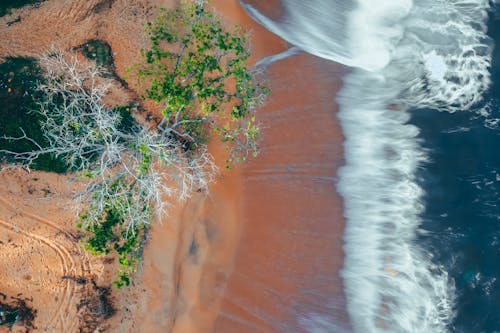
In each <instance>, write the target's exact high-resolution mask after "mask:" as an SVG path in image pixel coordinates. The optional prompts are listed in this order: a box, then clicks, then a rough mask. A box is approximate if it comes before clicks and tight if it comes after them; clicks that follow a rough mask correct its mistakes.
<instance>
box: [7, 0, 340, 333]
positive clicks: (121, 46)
mask: <svg viewBox="0 0 500 333" xmlns="http://www.w3.org/2000/svg"><path fill="white" fill-rule="evenodd" d="M175 2H176V1H168V0H164V1H161V0H155V1H146V0H115V1H112V0H48V1H46V2H45V3H43V4H42V5H41V6H40V8H38V9H21V10H18V11H15V12H14V13H13V15H11V16H10V17H5V18H0V35H1V36H2V40H0V56H6V55H24V56H33V55H36V54H39V53H40V52H43V51H46V50H47V49H48V48H49V47H50V46H51V45H55V46H56V47H58V48H62V49H71V48H74V47H76V46H79V45H82V44H83V43H84V42H85V41H86V40H89V39H94V38H98V39H103V40H105V41H107V42H108V43H109V44H110V45H111V47H112V50H113V55H114V58H115V66H116V71H117V74H118V75H121V76H123V75H125V68H126V67H127V66H130V65H132V64H133V63H135V62H137V61H138V60H139V55H138V50H139V49H140V48H141V47H144V46H145V45H146V39H145V37H144V35H143V26H144V24H145V22H147V21H148V20H150V19H151V18H152V17H153V16H154V13H155V10H154V8H155V6H160V5H161V6H173V5H175ZM252 2H253V3H254V4H255V5H256V6H257V7H258V8H260V9H262V10H263V11H265V12H266V13H268V14H269V15H270V16H272V17H275V18H278V17H279V16H280V10H279V3H278V2H277V1H264V0H260V1H257V0H254V1H252ZM213 5H214V6H215V8H216V11H217V12H219V13H221V14H222V15H224V20H225V21H226V22H227V23H228V24H229V23H236V24H239V25H241V26H243V27H245V28H247V29H251V31H252V51H253V56H252V59H251V63H254V62H256V61H257V60H259V59H261V58H262V57H265V56H268V55H272V54H276V53H279V52H282V51H284V50H286V49H287V47H288V46H287V44H286V43H285V42H284V41H282V40H281V39H279V38H277V37H276V36H274V35H272V34H271V33H269V32H267V31H266V30H265V29H263V28H262V27H260V26H259V25H257V24H256V23H255V22H253V21H252V20H251V19H250V18H249V17H248V16H247V15H246V14H245V12H244V11H243V10H242V9H241V7H240V6H239V5H238V2H237V0H216V1H213ZM17 17H20V18H21V21H20V22H19V23H14V24H12V25H10V26H7V25H6V24H5V23H6V22H9V21H12V20H14V19H16V18H17ZM341 74H342V68H340V67H339V66H337V65H335V64H332V63H329V62H326V61H322V60H320V59H318V58H315V57H312V56H308V55H304V54H300V55H296V56H293V57H290V58H287V59H285V60H282V61H280V62H277V63H274V64H272V65H271V66H270V67H269V68H268V70H267V71H266V73H265V76H266V77H267V78H268V80H269V82H270V85H271V88H272V94H271V96H270V98H269V101H268V104H267V105H266V106H265V107H264V108H263V109H262V110H259V112H258V120H259V121H260V122H261V124H262V125H263V127H264V130H263V141H262V154H261V155H260V156H259V157H258V158H256V159H254V160H252V161H250V162H249V163H248V164H246V165H241V166H239V167H237V168H234V169H233V170H231V171H224V172H222V173H221V175H220V177H219V179H218V182H217V183H216V184H214V185H213V186H212V187H211V189H210V194H209V195H204V194H196V195H195V196H194V197H193V198H192V199H191V200H189V202H186V203H184V204H179V205H177V206H176V207H174V208H173V209H172V212H171V214H170V216H169V217H168V218H166V219H165V220H164V221H161V223H157V224H156V225H155V226H154V227H153V229H152V230H151V237H150V239H149V241H148V244H147V245H146V248H145V251H144V261H143V264H142V266H141V269H140V271H139V273H138V276H137V278H136V282H135V283H134V286H132V287H130V288H128V289H126V290H124V291H115V292H114V297H115V300H116V307H117V310H118V313H117V314H116V315H115V316H114V317H113V318H112V319H111V320H110V321H109V323H107V325H109V331H110V332H179V333H182V332H193V333H194V332H200V333H201V332H203V333H205V332H217V333H234V332H242V333H244V332H301V331H303V326H301V324H300V323H299V322H298V318H299V316H298V315H299V314H312V313H315V314H318V315H321V314H328V315H329V316H330V317H334V318H337V319H339V320H344V319H345V313H344V311H343V308H344V306H343V304H344V296H343V294H342V289H341V285H340V280H339V275H338V270H339V268H340V265H341V263H342V251H341V238H342V229H343V220H342V213H341V201H340V198H339V197H338V195H337V194H336V192H335V188H334V184H335V175H336V174H335V170H336V167H338V166H339V165H340V164H341V162H342V152H341V141H342V137H341V134H340V129H339V127H338V123H337V121H336V119H335V114H334V113H335V110H336V105H335V102H334V95H335V92H336V91H337V90H338V89H339V84H340V81H339V77H340V75H341ZM134 96H135V93H134V92H126V91H124V92H123V96H122V97H121V99H124V100H126V99H127V98H134ZM121 99H120V100H121ZM210 151H211V153H212V154H213V155H214V156H215V158H216V160H217V161H218V162H219V165H221V166H222V163H221V161H223V160H224V157H223V156H224V152H223V150H222V148H221V146H220V145H219V144H217V142H213V143H212V144H211V145H210ZM0 176H1V177H2V179H0V181H1V183H2V188H1V189H0V190H1V192H0V198H1V199H2V200H0V227H1V228H3V229H5V233H2V235H4V236H2V237H3V238H6V239H5V240H3V239H1V238H0V240H2V241H4V244H1V245H0V248H1V249H2V251H1V252H0V260H1V263H2V267H8V269H5V270H2V272H0V291H2V292H4V293H5V292H8V293H9V294H17V293H19V292H22V293H23V295H25V296H29V297H33V306H34V307H35V308H36V309H37V310H38V314H37V319H36V322H35V324H36V325H37V327H38V328H39V331H41V332H43V331H48V332H73V331H74V332H77V329H76V327H77V326H78V320H79V318H80V317H81V313H79V312H78V311H77V307H76V305H77V304H78V302H79V301H80V299H81V298H82V297H81V295H82V293H83V292H85V290H82V288H83V287H81V286H79V285H77V284H76V283H75V282H74V281H70V280H63V279H61V278H62V276H63V275H68V274H72V275H82V276H86V277H87V278H89V279H90V278H91V277H92V276H93V277H94V279H96V280H97V282H98V283H99V284H101V285H106V284H109V283H110V279H111V276H112V273H113V272H112V270H111V269H110V268H109V267H108V266H109V265H106V264H105V263H104V262H103V260H101V259H97V258H93V257H89V256H88V255H86V254H85V253H83V252H82V250H81V248H80V247H79V246H78V244H76V243H75V241H74V239H72V238H71V235H74V232H75V229H74V223H75V221H74V215H73V213H72V211H70V210H68V209H67V208H68V207H72V204H71V197H70V194H71V188H70V187H69V186H68V185H67V183H66V181H67V179H66V178H65V177H63V176H55V175H49V174H46V173H36V174H35V176H33V174H32V175H27V174H25V173H22V172H9V173H5V174H2V175H0ZM32 178H38V179H39V180H37V181H34V180H32ZM3 184H5V185H3ZM44 186H47V187H48V188H50V194H46V191H44V190H43V188H44ZM32 187H33V188H34V190H33V188H32ZM32 197H33V198H35V197H36V198H38V197H40V198H39V199H36V200H32V199H31V198H32ZM8 238H10V239H11V241H10V242H9V241H8ZM5 241H6V242H7V243H5ZM10 244H15V246H14V245H10ZM326 305H328V306H326Z"/></svg>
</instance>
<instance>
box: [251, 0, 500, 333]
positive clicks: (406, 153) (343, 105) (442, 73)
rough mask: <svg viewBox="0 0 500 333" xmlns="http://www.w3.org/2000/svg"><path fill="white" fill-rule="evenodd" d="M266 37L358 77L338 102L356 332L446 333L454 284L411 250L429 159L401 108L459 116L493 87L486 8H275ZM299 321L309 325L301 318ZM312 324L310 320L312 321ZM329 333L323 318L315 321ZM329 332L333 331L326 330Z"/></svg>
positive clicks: (442, 4)
mask: <svg viewBox="0 0 500 333" xmlns="http://www.w3.org/2000/svg"><path fill="white" fill-rule="evenodd" d="M281 3H282V7H283V17H281V18H280V19H279V20H278V21H272V20H270V19H269V18H267V17H265V16H264V15H263V14H262V13H259V12H258V11H257V10H256V9H255V8H253V7H251V6H250V5H247V4H242V5H243V6H244V7H245V8H246V10H247V11H248V12H249V13H250V14H251V15H252V16H253V17H254V18H255V19H256V20H257V21H259V22H260V23H261V24H263V25H264V26H266V28H268V29H269V30H270V31H272V32H274V33H276V34H278V35H280V36H281V37H282V38H284V39H285V40H287V41H288V42H290V43H292V44H294V45H296V46H297V47H299V48H301V49H302V50H304V51H306V52H309V53H312V54H314V55H317V56H320V57H323V58H327V59H330V60H332V61H336V62H339V63H342V64H345V65H347V66H351V67H353V68H352V70H351V72H350V74H348V75H347V76H346V77H345V80H344V87H343V89H342V90H341V92H340V93H339V95H338V102H339V105H340V112H339V114H338V117H339V120H340V122H341V126H342V130H343V133H344V136H345V143H344V154H345V161H346V164H345V166H344V167H342V168H341V169H340V170H339V182H338V186H337V189H338V191H339V192H340V194H341V195H342V196H343V198H344V203H345V210H344V215H345V218H346V231H345V235H344V241H345V244H344V250H345V255H346V257H345V262H344V267H343V270H342V272H341V274H342V277H343V281H344V287H345V292H346V296H347V302H348V312H349V316H350V321H351V323H350V324H351V326H352V328H353V329H354V331H355V332H361V333H375V332H390V333H404V332H415V333H420V332H421V333H432V332H448V331H449V330H450V329H451V326H452V325H451V323H452V320H453V318H454V298H455V295H454V293H455V289H454V282H453V281H452V280H451V279H450V278H449V277H448V275H447V273H446V271H445V270H444V268H443V267H438V266H436V265H434V264H433V263H432V254H430V253H426V252H424V250H423V249H421V248H420V247H419V246H418V244H416V242H415V238H416V233H417V230H418V228H419V225H420V223H421V220H420V214H421V213H422V211H423V209H425V207H423V206H422V200H421V198H422V196H423V194H424V193H423V191H422V189H421V188H420V187H419V186H418V184H417V180H416V171H417V169H418V168H419V167H420V166H421V165H422V163H423V162H424V161H425V160H426V155H425V152H424V151H423V149H422V148H421V146H420V143H419V140H418V132H419V131H418V128H416V127H415V126H412V125H410V124H408V120H409V118H410V113H409V111H408V110H410V109H417V108H432V109H436V110H439V111H448V112H458V111H463V110H467V109H468V108H470V107H471V106H473V105H475V104H476V103H478V102H480V101H481V99H482V95H483V93H484V91H485V90H486V89H487V88H488V87H489V85H490V83H491V82H490V74H489V67H490V64H491V52H492V43H491V41H490V40H489V39H488V37H487V35H486V21H487V18H488V11H489V10H490V2H489V1H487V0H414V1H412V0H384V1H379V2H375V1H373V0H357V1H356V0H351V1H347V0H309V1H303V0H282V1H281ZM306 318H314V315H313V314H308V315H307V316H306ZM308 323H310V321H309V322H308ZM318 323H319V324H318V325H317V326H318V327H320V328H321V329H314V330H313V329H311V330H310V332H323V331H325V332H326V331H328V329H324V327H325V325H328V323H329V320H327V319H326V318H322V319H321V321H318ZM331 329H332V330H331V332H336V331H335V326H331Z"/></svg>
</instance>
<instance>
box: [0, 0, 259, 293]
mask: <svg viewBox="0 0 500 333" xmlns="http://www.w3.org/2000/svg"><path fill="white" fill-rule="evenodd" d="M147 31H148V34H149V38H150V47H149V48H148V49H146V50H143V51H142V55H143V62H142V63H140V64H136V65H135V66H133V67H132V68H131V69H129V76H130V77H129V80H130V81H134V82H135V84H136V85H137V87H138V90H139V91H143V92H144V94H143V96H142V98H143V99H144V100H150V101H154V102H155V103H156V104H157V105H158V106H160V108H161V109H162V114H161V117H159V118H158V120H157V121H151V122H150V121H146V120H138V118H137V117H135V116H134V114H132V113H131V107H130V106H123V107H109V106H107V105H106V103H105V102H104V98H105V97H106V95H107V94H108V93H109V91H110V88H111V86H112V81H113V78H112V77H110V76H109V75H108V74H109V72H108V71H107V70H106V68H104V67H109V65H110V64H109V62H108V55H109V53H110V52H109V50H107V49H106V47H103V46H102V45H103V44H101V43H97V42H95V41H91V42H89V43H87V44H85V45H84V46H83V47H82V48H83V52H84V53H85V54H86V55H87V57H89V58H91V59H94V60H96V63H95V64H94V65H83V64H82V63H81V62H79V61H78V58H77V57H76V56H73V55H71V54H69V53H65V52H60V51H52V52H50V53H47V54H43V55H41V56H40V57H39V58H38V59H37V62H38V64H37V62H36V61H34V60H30V61H32V65H33V66H34V68H37V69H38V71H39V73H40V77H37V79H34V78H32V80H36V82H35V81H33V82H34V83H33V84H31V85H30V87H31V88H30V89H32V90H30V91H29V92H28V93H27V96H33V97H34V99H33V100H31V102H30V103H31V104H30V105H29V106H27V107H25V108H23V110H26V109H29V110H30V111H29V113H28V117H24V118H26V119H29V121H27V122H26V123H19V124H18V123H16V124H15V126H14V127H16V128H15V131H8V130H7V129H3V128H2V129H1V130H2V133H0V135H2V140H0V154H1V156H4V158H5V161H6V162H9V163H10V164H8V165H5V166H4V168H6V167H15V168H25V169H28V170H30V169H43V170H51V171H59V172H63V171H65V172H68V173H69V174H70V175H72V178H73V179H74V180H75V181H77V182H78V184H79V185H78V188H79V189H80V190H79V191H77V195H76V198H75V200H76V202H77V204H76V207H78V216H79V222H78V227H79V228H80V229H81V230H82V231H84V233H85V235H86V236H85V238H84V240H83V246H84V248H85V249H86V250H88V251H89V252H91V253H92V254H94V255H110V254H113V255H115V256H116V257H117V259H118V263H119V268H118V277H117V280H116V281H115V282H114V285H115V286H116V287H118V288H121V287H123V286H128V285H129V284H130V283H131V281H132V278H133V275H134V273H135V272H136V270H137V268H138V265H139V262H140V257H141V253H142V246H143V243H144V241H145V239H147V232H148V228H149V226H150V224H151V223H152V222H153V221H154V220H158V219H161V218H162V217H164V216H165V215H166V214H167V212H168V208H169V206H170V205H171V204H172V203H174V202H177V201H183V200H186V199H187V198H189V196H190V195H191V194H192V193H193V192H194V191H197V192H203V191H207V190H208V186H209V184H210V183H211V182H212V181H213V180H214V178H215V175H216V173H217V168H216V166H215V163H214V161H213V159H212V157H211V155H210V154H209V153H208V150H207V142H208V141H209V140H210V139H211V138H212V137H214V138H217V137H218V138H220V139H221V140H222V141H223V142H224V144H225V146H226V151H227V161H226V166H227V167H228V168H229V167H230V165H231V164H232V163H236V162H239V161H244V160H246V159H247V158H248V157H249V156H255V155H256V154H257V152H258V147H257V140H258V137H259V128H258V126H257V124H256V122H255V117H254V111H255V110H256V108H257V107H259V106H260V105H262V103H263V102H264V99H265V97H266V95H267V94H268V90H267V88H266V87H265V86H264V85H263V84H261V83H259V81H258V80H257V78H256V73H253V72H252V71H251V70H249V69H248V68H247V64H246V61H247V59H248V57H249V55H250V54H249V45H248V38H247V36H246V35H245V34H244V33H242V32H241V31H240V30H239V29H237V28H232V29H228V28H226V27H225V26H224V25H223V24H222V23H221V21H220V20H219V19H218V18H217V17H216V16H215V15H214V14H213V13H211V12H209V11H207V10H206V4H205V2H203V1H201V2H199V1H198V2H191V1H184V2H182V4H181V5H180V6H179V7H178V8H176V9H173V10H162V12H161V14H160V15H159V16H158V17H157V19H156V20H155V21H154V22H152V23H151V24H149V25H148V27H147ZM92 57H94V58H92ZM38 66H39V67H38ZM10 82H11V81H9V79H8V78H7V83H10ZM0 83H1V82H0ZM0 88H2V87H0ZM0 90H1V89H0ZM2 91H3V90H2ZM7 93H8V94H11V93H13V92H12V91H9V90H8V89H7ZM24 97H25V94H23V98H24ZM21 118H23V117H21ZM153 118H154V117H153ZM9 124H10V123H9ZM9 126H10V125H9ZM30 126H34V127H35V128H31V127H30ZM34 133H35V134H34ZM20 143H23V144H24V145H25V146H23V147H22V148H21V147H20V146H19V144H20ZM18 148H19V149H18ZM47 156H48V158H51V162H50V163H48V164H47V167H45V168H44V167H43V166H44V165H45V164H41V163H40V162H39V161H41V159H42V158H44V157H47ZM40 166H42V167H40Z"/></svg>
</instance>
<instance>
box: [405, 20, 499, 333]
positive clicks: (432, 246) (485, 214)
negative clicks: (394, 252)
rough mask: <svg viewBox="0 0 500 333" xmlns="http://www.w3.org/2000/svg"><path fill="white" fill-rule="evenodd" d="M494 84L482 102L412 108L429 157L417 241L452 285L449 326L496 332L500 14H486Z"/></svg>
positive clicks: (459, 332)
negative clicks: (449, 108) (457, 107)
mask: <svg viewBox="0 0 500 333" xmlns="http://www.w3.org/2000/svg"><path fill="white" fill-rule="evenodd" d="M488 34H489V35H490V37H491V38H492V39H493V40H494V42H495V44H496V46H495V50H494V59H493V66H492V69H491V73H492V80H493V84H492V86H491V88H490V89H489V91H488V92H487V94H486V95H485V99H484V102H482V103H480V105H477V106H476V107H474V108H473V109H471V110H463V111H462V112H455V113H448V112H437V111H435V110H414V111H413V112H412V119H411V121H410V122H411V123H412V124H414V125H416V126H417V127H418V128H419V129H420V130H421V133H420V136H419V137H420V139H421V145H422V146H423V148H424V149H426V152H427V156H428V158H429V162H427V163H425V164H423V165H422V166H421V168H420V170H419V177H418V181H419V184H420V185H421V186H422V188H423V189H424V191H425V196H424V201H423V203H424V206H425V211H424V213H423V214H422V220H423V222H422V225H421V228H420V229H421V230H420V231H421V232H420V233H419V236H418V239H417V242H418V243H419V244H420V245H421V246H422V247H423V248H424V249H425V250H426V251H427V252H428V253H430V254H432V255H433V261H434V263H436V264H438V265H442V266H443V267H444V269H445V271H447V272H448V274H449V277H450V278H451V280H452V281H453V282H454V283H455V286H456V293H455V294H456V301H455V304H456V309H455V310H456V317H455V319H454V321H453V324H452V327H450V331H451V332H457V333H462V332H463V333H480V332H481V333H482V332H485V333H486V332H500V205H499V204H500V200H499V198H500V196H499V194H500V122H499V123H498V124H497V122H498V121H499V120H497V119H500V18H499V17H498V16H496V17H495V16H494V15H493V14H492V15H491V18H490V22H489V32H488Z"/></svg>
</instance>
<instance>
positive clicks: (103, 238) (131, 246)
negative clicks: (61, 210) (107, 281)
mask: <svg viewBox="0 0 500 333" xmlns="http://www.w3.org/2000/svg"><path fill="white" fill-rule="evenodd" d="M118 182H119V181H118ZM115 188H116V190H119V187H118V186H116V187H115ZM91 209H93V207H89V209H88V210H87V212H86V213H84V214H82V215H81V216H80V219H81V220H82V223H81V224H79V225H80V226H82V225H85V226H86V227H85V231H87V237H86V239H85V244H84V248H85V250H87V251H89V252H90V253H92V254H93V255H95V256H100V255H109V254H112V253H115V254H116V255H117V258H118V264H119V269H118V274H117V279H116V280H115V281H114V282H113V284H114V285H115V286H116V287H117V288H122V287H123V286H129V285H130V283H131V281H132V275H133V274H134V273H135V272H136V271H137V266H138V265H139V262H140V257H141V251H142V242H143V239H144V236H145V234H146V231H147V230H146V226H145V225H135V224H134V225H130V224H129V225H127V223H126V222H127V220H128V219H127V212H126V211H123V209H122V206H121V205H119V204H117V202H116V201H114V200H113V199H109V200H107V201H106V202H105V210H104V213H103V214H102V215H101V216H100V222H99V223H88V222H89V216H90V213H91V211H90V210H91Z"/></svg>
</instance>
